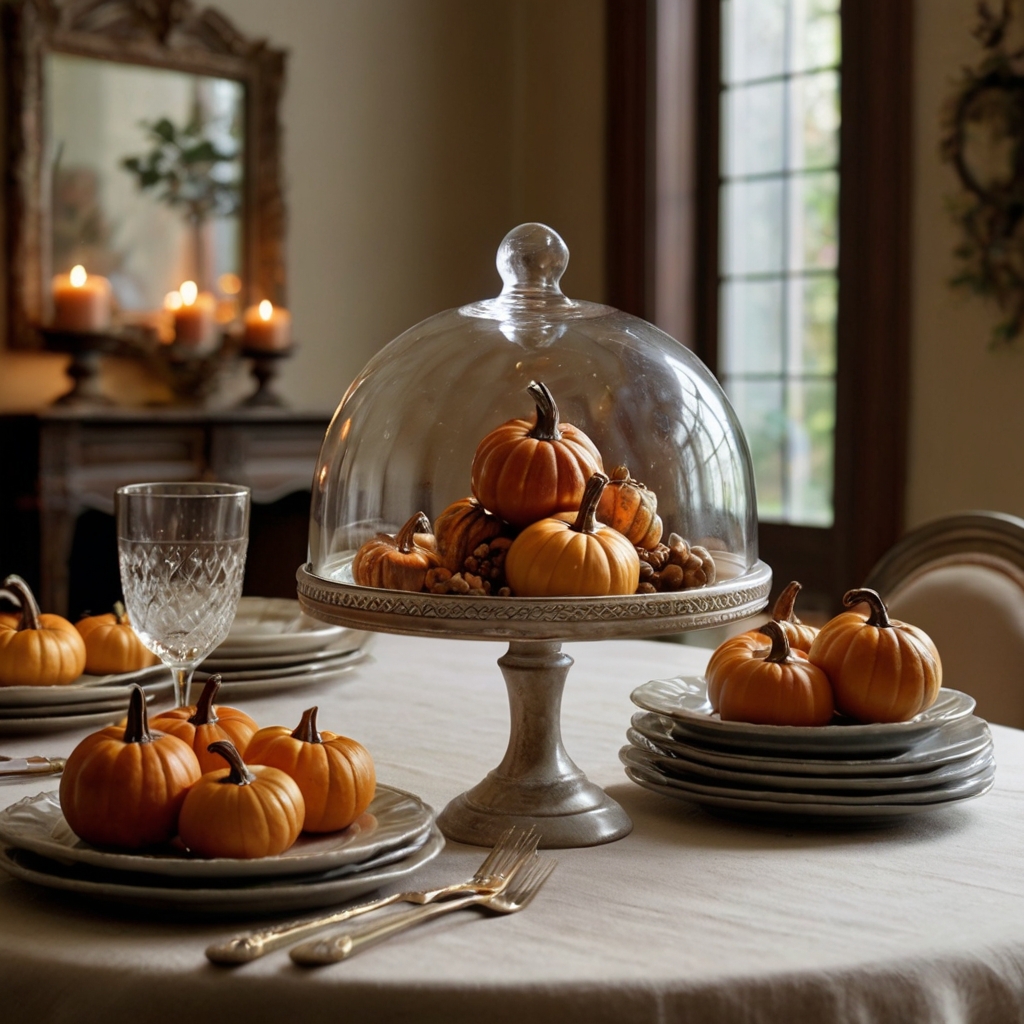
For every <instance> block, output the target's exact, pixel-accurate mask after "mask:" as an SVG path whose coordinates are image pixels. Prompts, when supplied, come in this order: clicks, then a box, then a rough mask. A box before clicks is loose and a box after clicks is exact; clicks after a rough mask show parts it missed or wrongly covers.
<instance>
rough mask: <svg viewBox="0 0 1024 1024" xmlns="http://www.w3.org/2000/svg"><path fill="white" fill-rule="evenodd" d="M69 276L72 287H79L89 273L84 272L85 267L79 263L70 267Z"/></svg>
mask: <svg viewBox="0 0 1024 1024" xmlns="http://www.w3.org/2000/svg"><path fill="white" fill-rule="evenodd" d="M65 265H66V264H65ZM69 276H70V278H71V287H72V288H81V287H82V285H83V284H85V282H86V281H87V280H88V278H89V275H88V274H87V273H86V272H85V267H83V266H82V264H81V263H79V264H78V265H77V266H75V267H72V268H71V273H70V275H69Z"/></svg>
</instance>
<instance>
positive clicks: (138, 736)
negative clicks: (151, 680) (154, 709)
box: [124, 683, 153, 743]
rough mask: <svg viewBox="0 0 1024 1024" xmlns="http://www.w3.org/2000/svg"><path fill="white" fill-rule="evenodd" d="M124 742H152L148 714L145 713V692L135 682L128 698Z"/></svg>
mask: <svg viewBox="0 0 1024 1024" xmlns="http://www.w3.org/2000/svg"><path fill="white" fill-rule="evenodd" d="M124 741H125V743H152V742H153V734H152V733H151V732H150V731H149V716H148V715H147V714H146V693H145V691H144V690H143V689H142V687H141V686H139V684H138V683H135V684H134V685H133V686H132V692H131V696H130V697H129V698H128V720H127V721H126V722H125V726H124Z"/></svg>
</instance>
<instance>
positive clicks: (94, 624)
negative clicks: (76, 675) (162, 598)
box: [75, 601, 160, 676]
mask: <svg viewBox="0 0 1024 1024" xmlns="http://www.w3.org/2000/svg"><path fill="white" fill-rule="evenodd" d="M75 629H77V630H78V632H79V633H80V634H81V637H82V639H83V640H84V641H85V671H86V672H89V673H91V674H92V675H96V676H105V675H114V674H116V673H120V672H136V671H138V670H139V669H140V668H148V667H149V666H150V665H156V664H157V663H158V662H159V661H160V659H159V658H158V657H157V656H156V655H155V654H154V653H153V652H152V651H151V650H149V648H148V647H146V645H145V644H144V643H143V642H142V641H141V640H140V639H139V635H138V634H137V633H136V632H135V630H134V629H132V626H131V623H130V622H129V621H128V613H127V612H126V611H125V609H124V605H123V604H121V602H120V601H117V602H115V604H114V610H113V612H112V613H108V614H107V615H89V616H87V617H86V618H84V619H79V620H78V621H77V622H76V623H75Z"/></svg>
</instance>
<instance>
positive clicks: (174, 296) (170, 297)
mask: <svg viewBox="0 0 1024 1024" xmlns="http://www.w3.org/2000/svg"><path fill="white" fill-rule="evenodd" d="M164 309H181V292H168V293H167V294H166V295H165V296H164Z"/></svg>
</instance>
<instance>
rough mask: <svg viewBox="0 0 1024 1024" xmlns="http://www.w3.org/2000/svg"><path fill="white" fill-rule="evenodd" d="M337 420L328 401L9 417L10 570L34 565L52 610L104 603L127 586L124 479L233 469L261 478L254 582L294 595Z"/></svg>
mask: <svg viewBox="0 0 1024 1024" xmlns="http://www.w3.org/2000/svg"><path fill="white" fill-rule="evenodd" d="M329 422H330V414H329V413H326V412H308V413H307V412H294V411H291V410H282V409H273V408H271V409H234V410H225V411H223V412H221V411H209V410H198V409H188V408H174V409H154V410H147V409H121V408H110V409H88V410H82V409H74V408H66V409H63V408H60V407H54V408H51V409H47V410H45V411H43V412H40V413H37V414H35V415H30V416H3V417H0V430H2V432H3V434H2V437H3V444H2V449H0V450H2V451H3V452H4V455H3V458H2V460H0V461H2V464H3V471H2V473H0V578H2V576H3V575H4V574H6V573H9V572H18V573H20V574H21V575H23V576H25V577H26V578H27V579H28V580H29V582H30V583H32V584H33V585H34V586H35V587H36V588H37V591H38V594H39V597H40V602H41V604H42V606H43V608H44V610H46V611H52V612H57V613H58V614H69V613H70V614H71V615H73V616H74V615H78V614H80V613H81V612H82V611H83V610H84V608H85V606H86V605H89V606H90V607H93V610H99V607H98V606H100V605H103V604H106V603H107V598H108V597H109V594H110V592H112V591H113V590H116V589H117V575H116V574H117V565H116V540H115V539H114V532H113V519H112V518H111V517H112V516H113V512H114V492H115V490H116V489H117V488H118V487H120V486H122V485H124V484H129V483H138V482H142V481H147V480H154V481H155V480H223V481H228V482H231V483H239V484H246V485H247V486H249V487H251V488H252V497H253V521H252V529H251V532H250V548H249V556H248V564H247V569H246V589H247V591H248V592H256V593H263V594H265V595H267V596H272V595H273V594H274V593H275V592H276V593H278V594H291V595H293V594H294V592H295V586H294V574H295V568H296V567H297V566H298V565H299V563H300V562H301V561H303V559H304V557H305V525H306V520H307V517H308V509H309V494H310V488H311V484H312V479H313V472H314V469H315V466H316V459H317V455H318V453H319V451H320V444H321V442H322V440H323V437H324V432H325V431H326V429H327V425H328V423H329ZM69 598H70V600H69ZM75 604H78V605H81V607H74V606H73V605H75Z"/></svg>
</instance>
